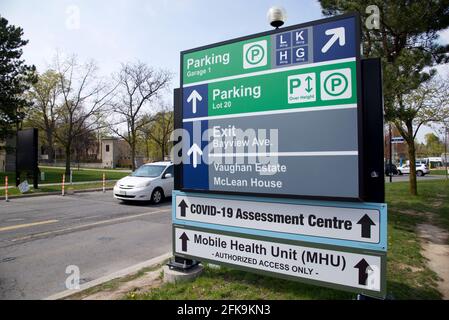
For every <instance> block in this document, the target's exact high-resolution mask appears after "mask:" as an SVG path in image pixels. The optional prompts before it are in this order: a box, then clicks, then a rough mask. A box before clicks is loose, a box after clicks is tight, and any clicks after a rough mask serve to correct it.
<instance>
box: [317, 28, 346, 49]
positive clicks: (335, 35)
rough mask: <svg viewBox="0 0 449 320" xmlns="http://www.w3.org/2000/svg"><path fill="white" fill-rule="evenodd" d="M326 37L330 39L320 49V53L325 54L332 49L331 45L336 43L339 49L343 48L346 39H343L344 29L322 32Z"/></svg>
mask: <svg viewBox="0 0 449 320" xmlns="http://www.w3.org/2000/svg"><path fill="white" fill-rule="evenodd" d="M324 33H325V34H326V35H328V36H330V35H332V37H331V38H330V39H329V40H328V41H327V42H326V44H325V45H324V46H323V47H322V48H321V52H322V53H326V52H327V51H329V49H330V48H331V47H332V45H333V44H334V43H335V42H337V40H338V45H339V46H340V47H343V46H344V45H345V44H346V37H345V28H344V27H339V28H334V29H328V30H326V31H325V32H324Z"/></svg>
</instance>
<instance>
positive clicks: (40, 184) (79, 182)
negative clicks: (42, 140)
mask: <svg viewBox="0 0 449 320" xmlns="http://www.w3.org/2000/svg"><path fill="white" fill-rule="evenodd" d="M116 181H118V179H116V180H105V183H108V182H116ZM102 182H103V180H93V181H78V182H72V183H70V182H66V183H65V186H66V187H68V186H71V185H75V184H78V185H79V184H92V183H102ZM61 185H62V182H53V183H39V187H51V186H61ZM15 188H17V187H16V186H14V185H10V186H8V189H15ZM4 189H5V186H1V187H0V190H4Z"/></svg>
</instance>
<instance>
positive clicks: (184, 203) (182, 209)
mask: <svg viewBox="0 0 449 320" xmlns="http://www.w3.org/2000/svg"><path fill="white" fill-rule="evenodd" d="M178 207H179V208H181V217H185V216H186V208H187V207H188V205H187V203H186V202H185V201H184V199H183V200H182V201H181V202H180V203H179V204H178Z"/></svg>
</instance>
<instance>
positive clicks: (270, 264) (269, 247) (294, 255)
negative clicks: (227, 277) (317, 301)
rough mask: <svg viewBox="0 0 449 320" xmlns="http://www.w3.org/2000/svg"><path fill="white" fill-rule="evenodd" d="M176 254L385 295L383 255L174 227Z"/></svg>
mask: <svg viewBox="0 0 449 320" xmlns="http://www.w3.org/2000/svg"><path fill="white" fill-rule="evenodd" d="M174 241H175V246H174V247H175V254H176V253H177V254H185V255H188V256H192V257H194V258H197V259H208V260H209V261H214V262H221V263H227V264H231V265H236V266H241V267H246V268H250V269H256V270H261V271H267V272H273V273H276V274H282V275H285V276H292V277H298V278H302V279H308V280H315V281H321V282H325V283H328V284H334V285H342V286H346V287H351V288H357V289H365V290H370V291H373V292H378V293H380V292H382V291H383V288H381V286H383V280H382V279H381V268H382V258H381V256H376V255H370V254H365V253H352V252H343V251H335V250H329V249H318V248H313V247H305V246H299V245H292V244H285V243H276V242H271V241H263V240H254V239H248V238H240V237H237V236H228V235H222V234H216V233H211V232H205V231H197V230H189V229H184V228H176V227H175V239H174Z"/></svg>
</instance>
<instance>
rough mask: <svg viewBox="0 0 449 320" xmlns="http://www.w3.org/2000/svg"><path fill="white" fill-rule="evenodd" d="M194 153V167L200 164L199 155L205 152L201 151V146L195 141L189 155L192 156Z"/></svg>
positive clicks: (188, 152)
mask: <svg viewBox="0 0 449 320" xmlns="http://www.w3.org/2000/svg"><path fill="white" fill-rule="evenodd" d="M192 153H193V167H194V168H196V165H197V164H198V156H199V155H202V154H203V151H201V148H200V147H198V145H197V144H196V143H194V144H193V145H192V146H191V147H190V149H189V151H187V155H188V156H189V157H190V155H191V154H192Z"/></svg>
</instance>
